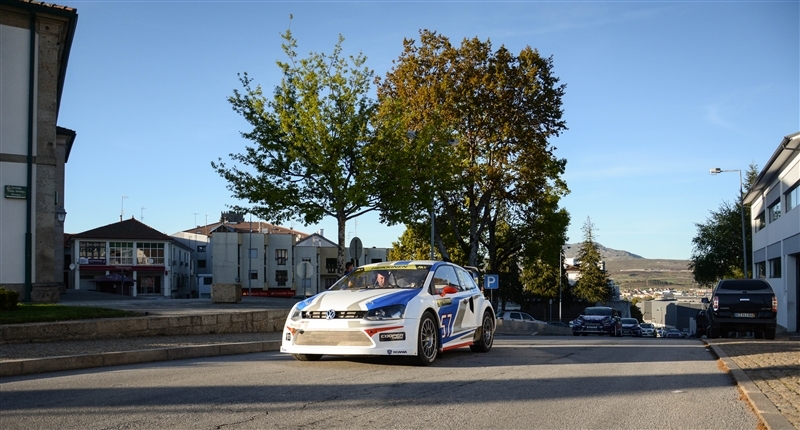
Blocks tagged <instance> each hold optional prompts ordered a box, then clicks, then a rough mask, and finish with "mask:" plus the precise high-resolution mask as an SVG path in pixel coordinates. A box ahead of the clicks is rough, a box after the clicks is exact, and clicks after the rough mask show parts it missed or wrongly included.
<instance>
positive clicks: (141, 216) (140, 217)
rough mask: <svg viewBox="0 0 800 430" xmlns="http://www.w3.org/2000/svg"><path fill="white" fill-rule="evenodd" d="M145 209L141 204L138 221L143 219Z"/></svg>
mask: <svg viewBox="0 0 800 430" xmlns="http://www.w3.org/2000/svg"><path fill="white" fill-rule="evenodd" d="M145 209H147V208H146V207H144V206H142V210H141V212H140V213H139V221H144V210H145Z"/></svg>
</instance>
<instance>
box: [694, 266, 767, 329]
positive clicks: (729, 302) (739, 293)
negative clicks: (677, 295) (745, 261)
mask: <svg viewBox="0 0 800 430" xmlns="http://www.w3.org/2000/svg"><path fill="white" fill-rule="evenodd" d="M703 303H705V304H708V303H709V300H708V299H707V298H705V297H704V298H703ZM710 303H711V307H710V308H709V309H708V311H707V312H706V317H707V318H708V328H707V331H706V336H707V337H709V338H713V337H727V336H728V334H729V333H731V332H752V333H753V336H754V337H755V338H756V339H761V338H767V339H775V326H776V316H777V314H778V299H777V298H776V297H775V292H774V291H773V290H772V286H771V285H770V284H769V283H768V282H767V281H765V280H763V279H723V280H721V281H719V283H718V284H717V286H716V287H715V288H714V295H713V297H712V299H711V302H710Z"/></svg>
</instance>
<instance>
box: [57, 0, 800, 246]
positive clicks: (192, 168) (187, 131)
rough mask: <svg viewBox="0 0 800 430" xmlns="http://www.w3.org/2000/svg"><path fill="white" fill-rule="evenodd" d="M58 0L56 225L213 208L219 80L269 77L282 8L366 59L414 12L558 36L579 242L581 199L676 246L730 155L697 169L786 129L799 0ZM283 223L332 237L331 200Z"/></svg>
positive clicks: (628, 242)
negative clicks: (314, 220) (63, 52)
mask: <svg viewBox="0 0 800 430" xmlns="http://www.w3.org/2000/svg"><path fill="white" fill-rule="evenodd" d="M58 3H59V4H64V5H66V6H71V7H75V8H76V9H77V10H78V16H79V18H78V26H77V30H76V35H75V40H74V42H73V44H72V51H71V55H70V59H69V66H68V70H67V79H66V83H65V89H64V94H63V98H62V101H61V111H60V114H59V118H58V123H59V125H60V126H62V127H66V128H70V129H72V130H75V131H76V132H77V138H76V141H75V145H74V147H73V149H72V153H71V155H70V159H69V162H68V163H67V167H66V193H65V194H66V195H65V198H66V201H65V207H66V210H67V212H68V216H67V221H66V224H65V229H66V231H67V232H69V233H79V232H82V231H86V230H89V229H92V228H96V227H99V226H102V225H106V224H110V223H114V222H117V221H119V219H120V213H121V211H122V210H124V217H125V218H130V217H131V216H134V217H135V218H136V219H142V220H143V222H144V223H146V224H148V225H150V226H151V227H153V228H155V229H157V230H159V231H162V232H164V233H167V234H172V233H175V232H178V231H181V230H186V229H190V228H193V227H194V225H195V223H196V224H198V225H200V224H205V223H206V219H207V220H208V222H209V223H211V222H214V221H217V220H218V219H219V216H220V213H221V212H223V211H225V210H227V205H230V204H234V203H235V201H234V200H233V199H232V198H231V196H230V192H229V191H228V190H227V189H226V182H225V181H224V179H222V178H221V177H219V176H218V175H217V174H216V173H215V172H214V171H213V170H212V169H211V166H210V162H211V161H212V160H216V159H217V158H219V157H222V158H223V160H228V154H230V153H240V152H243V150H244V148H245V145H247V144H248V143H249V142H248V141H245V140H243V139H242V138H241V137H240V135H239V133H240V132H241V131H247V130H248V124H247V123H246V122H245V121H244V120H243V119H242V118H241V117H239V116H237V114H236V113H235V112H234V111H233V110H232V109H231V106H230V104H229V103H228V102H227V97H229V96H230V95H231V94H232V93H233V90H234V89H240V88H241V87H240V84H239V82H238V80H237V73H242V72H248V73H249V74H250V76H251V77H252V78H254V80H255V82H256V83H258V84H260V85H261V86H262V87H264V88H265V89H266V90H268V91H271V88H273V87H274V86H275V85H277V84H278V83H279V81H280V73H279V70H278V68H277V66H276V65H275V62H276V61H277V60H285V57H284V54H283V52H282V50H281V48H280V44H281V41H282V40H281V38H280V34H281V33H283V32H284V31H285V30H286V29H287V28H288V27H289V26H290V25H291V30H292V32H293V34H294V36H295V37H296V38H297V40H298V44H299V47H298V53H300V54H301V55H302V56H305V54H307V53H309V52H311V51H314V52H325V53H330V52H331V51H332V50H333V46H334V44H335V43H336V40H337V37H338V35H339V34H342V35H343V36H344V37H345V42H344V52H345V54H355V53H357V52H359V51H360V52H363V53H364V54H365V55H366V56H367V57H368V62H367V65H368V66H369V67H371V68H372V69H374V70H375V73H376V74H377V75H380V76H383V75H385V74H386V72H387V71H388V70H389V69H390V68H391V65H392V60H394V59H396V58H397V57H398V56H399V55H400V53H401V52H402V41H403V38H412V39H418V35H419V30H420V29H429V30H435V31H437V32H438V33H440V34H442V35H444V36H447V37H449V38H450V40H451V42H453V43H454V44H459V43H460V41H461V40H462V39H463V38H472V37H477V38H479V39H481V40H486V39H490V40H491V42H492V44H493V46H494V47H495V48H499V47H500V46H501V45H505V46H506V47H507V48H509V49H510V50H511V51H513V52H517V53H518V52H519V51H520V50H522V49H523V48H524V47H525V46H531V47H532V48H535V49H537V50H539V52H540V53H541V54H542V55H544V56H548V57H549V56H552V57H553V64H554V73H555V75H556V76H558V77H559V78H560V79H561V83H564V84H566V94H565V96H564V99H563V108H564V119H565V120H566V123H567V127H568V128H569V129H568V130H567V131H565V132H564V133H563V134H562V135H561V136H560V137H558V138H555V139H553V140H552V143H553V144H554V145H555V146H556V147H557V148H558V149H557V151H556V155H557V156H559V157H562V158H566V159H567V167H566V173H565V175H564V179H565V180H566V182H567V185H568V186H569V188H570V190H571V193H570V194H569V195H568V196H567V197H565V198H564V199H563V200H562V206H563V207H565V208H566V209H567V210H568V211H569V212H570V214H571V216H572V224H571V225H570V227H569V230H568V236H569V241H570V242H573V243H574V242H580V241H581V240H582V239H583V235H582V232H581V227H582V226H583V224H584V222H585V221H586V220H587V217H590V218H591V221H592V223H593V224H594V226H595V236H596V239H597V241H598V242H599V243H601V244H603V245H604V246H607V247H610V248H614V249H620V250H625V251H629V252H633V253H635V254H639V255H641V256H643V257H646V258H666V259H688V258H689V257H690V256H691V251H692V246H691V239H692V237H694V234H695V233H696V228H695V223H698V222H704V221H705V220H706V218H707V217H708V215H709V212H710V211H712V210H716V209H717V208H718V207H719V205H720V204H721V203H722V202H723V201H733V200H734V199H736V195H737V193H738V189H739V178H738V177H737V174H736V173H726V174H721V175H716V176H712V175H709V173H708V169H709V168H712V167H720V168H722V169H742V170H746V169H747V167H748V166H749V165H750V163H753V162H754V163H756V164H757V165H758V166H759V167H763V166H764V164H765V163H766V162H767V161H768V160H769V157H770V156H771V155H772V154H773V152H774V151H775V149H776V148H777V146H778V144H779V143H780V141H781V139H782V138H783V136H785V135H788V134H792V133H794V132H797V131H800V2H798V1H797V0H794V1H773V2H769V1H759V2H722V1H710V2H666V1H665V2H662V1H650V2H636V1H627V2H595V1H515V2H491V1H479V2H427V1H426V2H422V1H420V2H400V1H397V2H390V1H389V2H378V1H360V2H347V1H343V2H333V1H318V2H303V1H293V2H276V1H239V2H226V1H215V2H202V1H176V2H164V1H159V2H150V1H124V2H116V1H66V0H63V2H58ZM290 14H292V15H293V17H294V19H293V20H292V21H291V24H290V20H289V15H290ZM123 196H127V198H123ZM264 221H270V220H264ZM292 224H293V225H292ZM284 225H286V226H287V227H291V226H293V227H294V228H296V229H298V230H300V231H305V232H308V233H313V232H315V231H318V230H320V229H322V230H324V235H325V236H326V237H327V238H329V239H331V240H333V241H336V222H335V220H333V219H325V220H323V221H322V222H321V223H320V224H318V225H309V226H306V225H302V224H301V223H300V222H296V223H284ZM403 230H404V227H403V226H385V225H381V224H380V223H379V222H378V218H377V215H364V216H361V217H359V218H358V219H357V220H355V221H354V220H351V221H350V222H348V224H347V241H348V242H349V240H350V239H351V238H352V237H353V236H354V235H357V236H358V237H360V238H361V239H362V241H363V243H364V246H367V247H372V246H375V247H389V246H391V242H392V241H395V240H397V238H398V237H399V236H400V235H401V234H402V232H403Z"/></svg>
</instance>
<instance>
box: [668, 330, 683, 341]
mask: <svg viewBox="0 0 800 430" xmlns="http://www.w3.org/2000/svg"><path fill="white" fill-rule="evenodd" d="M664 337H665V338H668V339H669V338H673V339H675V338H677V339H683V333H682V332H681V331H680V330H678V329H676V328H671V329H669V330H667V331H665V332H664Z"/></svg>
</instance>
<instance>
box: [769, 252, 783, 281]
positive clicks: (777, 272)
mask: <svg viewBox="0 0 800 430" xmlns="http://www.w3.org/2000/svg"><path fill="white" fill-rule="evenodd" d="M769 277H770V278H780V277H781V258H780V257H778V258H773V259H772V260H769Z"/></svg>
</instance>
